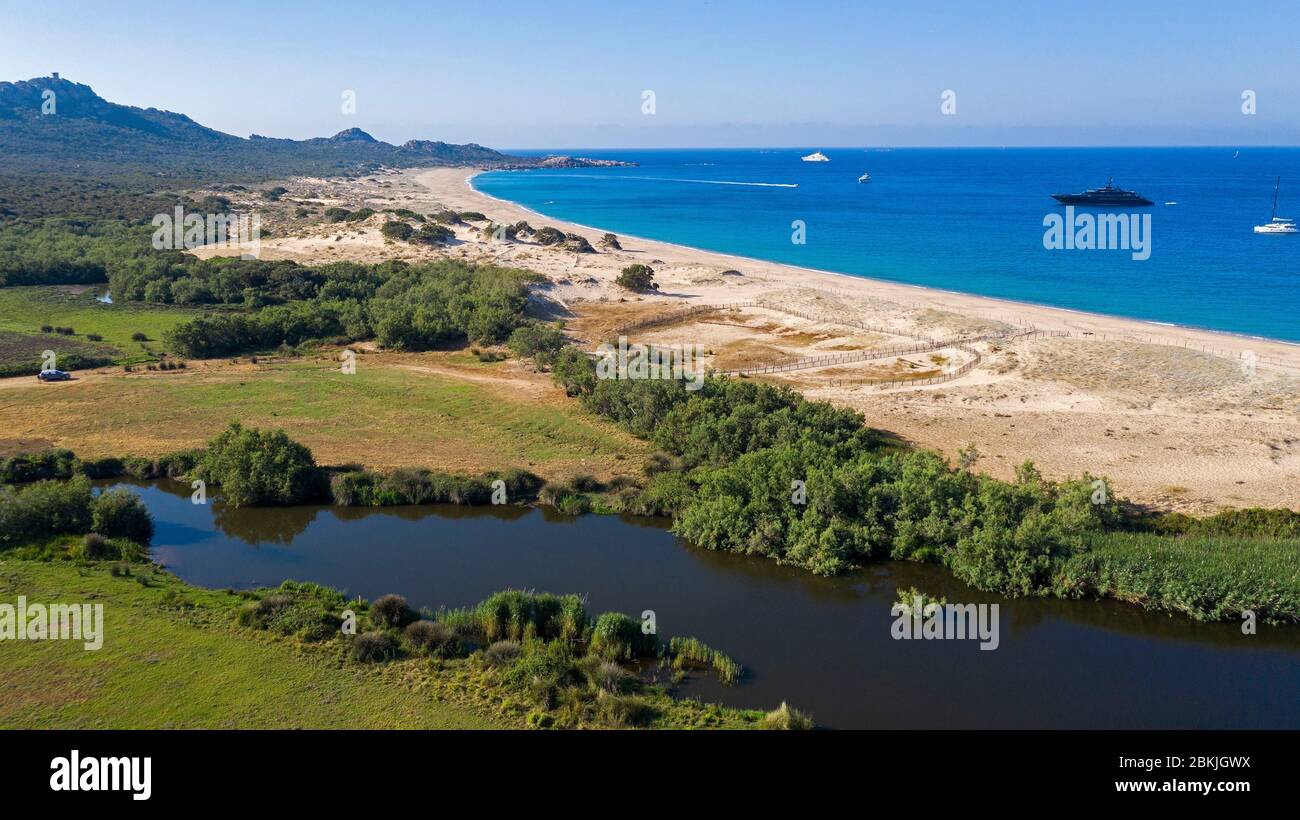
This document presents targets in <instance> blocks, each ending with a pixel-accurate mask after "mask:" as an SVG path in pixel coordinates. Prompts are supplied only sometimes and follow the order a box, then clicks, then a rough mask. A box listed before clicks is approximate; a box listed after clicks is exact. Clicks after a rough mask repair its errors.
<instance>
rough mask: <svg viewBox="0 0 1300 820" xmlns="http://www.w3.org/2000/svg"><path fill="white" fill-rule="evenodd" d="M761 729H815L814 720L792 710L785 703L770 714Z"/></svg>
mask: <svg viewBox="0 0 1300 820" xmlns="http://www.w3.org/2000/svg"><path fill="white" fill-rule="evenodd" d="M759 727H760V728H763V729H781V730H794V729H811V728H813V722H812V718H810V717H808V716H807V715H805V714H804V713H803V712H800V711H799V710H797V709H791V708H790V705H789V704H787V703H786V702H785V701H781V705H780V706H778V707H777V708H775V709H773V710H772V711H770V712H768V713H767V714H766V715H765V716H764V717H763V720H762V722H761V723H759Z"/></svg>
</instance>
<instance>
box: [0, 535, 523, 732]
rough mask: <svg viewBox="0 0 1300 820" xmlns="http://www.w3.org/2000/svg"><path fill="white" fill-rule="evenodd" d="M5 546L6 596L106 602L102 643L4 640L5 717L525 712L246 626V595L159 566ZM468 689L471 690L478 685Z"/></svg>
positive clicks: (103, 722)
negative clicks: (242, 613)
mask: <svg viewBox="0 0 1300 820" xmlns="http://www.w3.org/2000/svg"><path fill="white" fill-rule="evenodd" d="M133 571H134V572H135V573H136V574H137V575H140V574H148V575H149V576H150V578H151V580H150V581H149V585H148V586H144V585H142V584H141V583H139V581H138V580H137V579H136V578H134V577H123V578H114V577H112V576H111V575H110V574H109V572H108V570H107V568H106V567H103V566H96V567H93V568H84V569H79V568H77V567H75V566H73V565H72V564H68V563H65V562H53V563H40V562H33V561H21V560H17V559H12V558H9V559H3V558H0V601H3V602H5V603H10V604H16V602H17V598H18V596H19V595H25V596H26V597H27V600H28V601H29V602H32V603H38V602H43V603H55V602H61V603H91V602H94V603H102V604H103V605H104V643H103V647H102V648H101V649H99V650H96V651H87V650H85V649H84V648H83V646H82V644H81V643H80V642H75V641H66V640H60V641H8V640H7V641H3V642H0V668H3V669H4V670H5V673H4V686H2V687H0V728H49V727H58V728H92V729H93V728H138V729H142V728H211V729H219V728H234V727H238V728H358V729H360V728H424V729H451V728H463V729H484V728H493V727H502V726H511V725H518V724H517V723H515V722H514V721H511V720H506V719H502V718H498V717H494V716H492V715H491V711H490V706H491V704H490V703H488V702H486V701H485V702H484V703H482V704H478V705H474V704H468V705H467V704H458V703H453V702H451V701H450V700H449V699H443V698H441V697H440V696H439V689H440V688H441V689H445V690H446V691H447V692H448V693H451V694H450V695H449V698H450V697H453V696H454V693H455V690H456V684H457V679H456V678H455V677H454V676H448V678H447V679H446V680H445V681H440V682H439V683H440V686H434V685H432V684H431V683H430V682H429V681H427V680H420V679H419V678H420V676H419V675H416V674H412V673H414V672H416V671H417V670H415V669H414V667H415V666H417V665H418V662H412V663H411V664H410V666H411V667H412V668H411V669H402V668H400V666H406V664H402V665H397V664H393V665H389V666H386V667H373V668H371V667H363V666H360V665H357V664H346V663H345V662H344V661H342V660H341V659H340V658H339V657H338V656H337V653H329V652H318V651H313V650H311V649H310V648H307V647H304V646H302V645H301V644H298V643H297V642H296V641H293V640H289V639H280V640H276V639H273V638H271V637H269V636H267V635H265V634H264V633H256V632H252V631H250V630H241V629H238V628H237V627H235V626H234V620H233V613H234V611H235V609H236V608H237V607H238V606H239V605H240V604H241V603H243V601H242V599H241V598H239V597H238V596H235V595H231V594H227V593H224V592H213V591H208V590H202V589H197V588H195V587H190V586H187V585H185V584H183V583H181V582H180V581H178V580H177V579H175V578H174V577H172V576H170V575H167V574H165V573H161V572H152V573H151V572H150V571H149V570H147V569H145V568H142V567H138V568H136V569H134V570H133ZM468 697H469V696H466V698H468Z"/></svg>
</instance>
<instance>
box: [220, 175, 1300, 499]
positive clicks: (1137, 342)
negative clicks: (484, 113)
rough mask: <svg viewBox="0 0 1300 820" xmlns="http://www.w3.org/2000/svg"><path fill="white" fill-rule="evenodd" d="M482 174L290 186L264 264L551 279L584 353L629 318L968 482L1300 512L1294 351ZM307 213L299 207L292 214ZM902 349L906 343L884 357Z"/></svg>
mask: <svg viewBox="0 0 1300 820" xmlns="http://www.w3.org/2000/svg"><path fill="white" fill-rule="evenodd" d="M475 173H477V172H476V170H475V169H472V168H440V169H432V170H430V169H422V170H407V171H388V172H384V173H380V174H376V175H373V176H369V177H365V178H360V179H351V180H341V179H305V178H302V179H292V180H286V181H284V182H282V183H281V184H283V185H284V187H286V188H288V189H289V190H290V193H289V194H286V195H285V196H284V197H283V198H282V201H281V202H279V203H266V202H263V201H258V203H257V207H258V209H259V210H261V211H262V213H263V219H264V224H266V225H268V227H270V229H271V236H270V237H269V238H264V239H263V240H262V248H261V256H262V258H264V259H279V258H286V259H295V260H297V261H300V262H322V261H339V260H355V261H367V262H374V261H379V260H381V259H386V258H406V259H411V260H413V261H414V260H417V259H423V258H438V257H452V258H459V259H464V260H466V261H471V262H492V263H495V264H501V265H509V266H514V267H519V268H524V269H528V270H531V271H535V272H537V273H540V274H542V275H544V276H545V277H546V279H547V281H546V283H545V284H542V285H539V286H537V287H536V289H535V298H534V305H533V309H534V311H535V313H536V314H537V315H538V316H539V317H545V318H562V319H564V320H565V322H566V329H567V330H568V331H569V332H570V333H571V335H572V336H573V337H574V339H575V341H577V342H578V343H580V344H583V345H584V346H587V347H591V346H594V345H595V344H597V343H598V342H600V341H602V340H605V339H608V338H610V336H611V335H613V334H616V333H617V332H618V330H619V329H620V328H626V327H628V326H629V325H630V326H631V329H629V330H627V335H628V336H629V338H630V339H631V341H632V342H653V343H656V344H661V345H668V344H690V345H699V346H700V349H701V350H702V351H703V352H704V354H705V359H706V363H707V364H708V365H710V366H713V367H715V368H717V369H719V370H741V369H755V368H765V367H769V366H773V365H787V366H789V367H790V368H791V369H788V370H785V371H783V372H775V373H766V374H761V375H754V376H751V377H753V378H763V379H767V380H770V381H773V382H776V383H782V384H788V385H790V386H791V387H794V388H795V389H798V390H800V391H801V392H803V393H804V394H805V395H807V396H808V397H810V398H814V399H824V400H828V401H832V402H834V403H836V404H839V405H843V406H848V407H852V408H854V409H857V410H860V411H861V412H863V413H864V414H865V416H866V418H867V422H868V424H871V425H872V426H875V427H879V428H882V429H885V430H888V431H891V432H893V433H895V434H897V435H898V436H900V437H902V438H904V439H906V440H908V441H911V442H914V443H915V444H917V445H920V446H924V447H931V448H934V449H938V450H940V451H942V452H944V453H945V454H947V455H948V456H950V457H955V456H956V454H957V452H958V451H959V450H963V449H967V450H969V449H970V448H973V449H974V451H976V452H977V453H978V457H977V461H976V462H975V469H977V470H983V471H986V472H988V473H991V474H993V475H996V476H999V477H1003V478H1006V477H1009V476H1011V475H1012V474H1013V471H1014V469H1015V466H1016V465H1018V464H1020V463H1022V462H1023V461H1025V460H1031V461H1033V462H1034V463H1035V464H1036V465H1037V466H1038V468H1039V469H1040V470H1042V471H1043V472H1044V473H1045V474H1046V475H1048V476H1050V477H1053V478H1062V477H1065V476H1070V475H1080V474H1082V473H1085V472H1086V473H1090V474H1092V475H1094V476H1106V477H1107V478H1108V479H1109V480H1110V482H1111V486H1112V488H1113V491H1114V492H1116V493H1118V494H1119V495H1122V496H1125V497H1128V498H1131V499H1133V500H1135V501H1138V502H1140V503H1145V504H1148V505H1150V506H1152V507H1156V508H1160V509H1173V510H1184V511H1192V512H1208V511H1212V510H1216V509H1221V508H1225V507H1247V506H1288V507H1291V508H1300V346H1297V345H1292V344H1287V343H1283V342H1277V341H1270V340H1265V339H1255V338H1248V337H1243V336H1236V335H1232V334H1224V333H1214V332H1210V331H1204V330H1197V329H1192V328H1183V327H1173V326H1168V325H1161V324H1155V323H1148V322H1141V321H1136V320H1130V319H1122V318H1116V317H1108V316H1102V315H1097V314H1088V313H1080V312H1075V311H1069V310H1061V309H1056V308H1050V307H1043V306H1039V305H1030V304H1023V303H1018V302H1011V301H1005V300H1000V299H991V298H985V297H981V296H973V295H968V294H961V293H951V292H947V291H939V290H934V289H930V288H924V287H916V286H910V285H902V284H897V283H892V282H885V281H880V280H873V279H863V278H859V277H854V276H848V275H840V274H834V273H826V272H821V271H814V270H809V269H804V268H798V267H794V266H790V265H782V264H777V263H773V262H765V261H761V260H754V259H746V258H740V257H735V256H728V255H724V254H719V253H713V252H709V251H704V250H698V249H695V248H688V247H683V246H679V245H673V244H669V243H664V242H656V241H652V240H646V239H640V238H635V237H629V236H625V235H620V236H619V237H618V243H619V245H620V246H621V247H620V248H618V249H615V248H610V247H606V246H605V245H603V244H602V242H601V239H602V236H603V234H604V233H605V231H603V230H601V229H599V228H596V227H584V226H579V225H574V224H571V223H566V222H563V221H561V220H557V219H551V218H549V217H545V216H542V215H540V214H537V213H535V212H532V211H530V210H528V209H526V208H523V207H521V206H518V205H515V204H513V203H509V202H504V201H501V200H497V199H494V198H491V197H488V196H486V195H484V194H481V193H479V192H477V191H476V190H474V189H473V188H472V187H471V185H470V184H467V180H469V179H470V178H471V177H472V176H473V175H474V174H475ZM226 195H227V196H229V194H226ZM304 205H307V206H308V207H307V210H310V211H312V214H311V215H307V216H305V215H303V214H301V211H300V209H302V208H303V206H304ZM268 206H269V207H268ZM330 206H340V207H345V208H350V209H357V208H361V207H369V208H372V209H374V210H376V211H378V212H380V213H377V214H376V215H375V216H373V217H371V218H370V219H367V220H365V221H361V222H348V223H327V222H324V221H323V220H322V219H321V218H320V217H319V213H320V210H321V209H322V207H330ZM403 208H404V209H410V210H412V211H415V212H417V213H421V214H432V213H434V212H437V211H439V210H444V209H450V210H455V211H474V212H478V213H481V214H483V215H484V216H486V217H487V219H488V220H489V221H490V222H492V223H498V224H513V223H517V222H521V221H522V222H528V223H529V224H530V225H531V226H532V227H533V228H540V227H543V226H547V225H549V226H553V227H556V228H559V229H560V230H562V231H565V232H570V233H575V234H579V235H581V236H583V237H585V238H586V239H587V240H588V242H589V243H590V244H591V245H592V246H593V248H595V250H596V252H594V253H577V252H573V251H571V250H562V249H558V248H555V247H545V246H542V245H540V244H538V243H536V242H535V241H532V240H531V239H528V238H524V239H520V240H517V241H500V240H494V239H493V238H492V236H491V234H490V232H487V231H484V230H483V228H484V227H486V226H487V225H488V224H489V222H488V221H468V222H467V223H465V224H460V225H456V226H454V231H455V234H456V239H455V241H454V242H452V243H449V244H448V245H446V246H440V247H430V246H424V245H414V244H411V243H407V242H400V241H392V240H385V239H384V238H383V237H382V235H381V234H380V230H379V229H380V226H381V225H382V224H383V222H384V221H385V220H387V219H391V218H395V217H394V216H393V215H392V214H391V213H383V211H385V210H389V211H391V210H395V209H403ZM209 253H211V251H209ZM634 262H639V263H642V264H646V265H649V266H650V267H651V268H653V269H654V272H655V274H654V278H655V281H656V282H657V283H658V284H659V289H658V292H657V293H655V294H652V295H642V294H635V293H631V292H629V291H626V290H624V289H623V288H621V287H619V286H618V285H617V284H616V283H615V279H616V278H617V277H618V274H619V272H620V271H621V270H622V269H623V268H624V267H626V266H627V265H629V264H632V263H634ZM691 308H694V310H690V309H691ZM647 319H659V320H660V321H658V322H656V323H653V324H650V325H646V324H645V322H646V320H647ZM638 325H641V326H640V327H638ZM972 339H973V340H975V341H969V340H972ZM908 346H911V347H915V348H919V349H918V350H917V351H916V352H908V353H902V354H898V355H877V354H878V353H881V352H882V351H885V352H888V351H897V350H900V349H903V348H905V347H908ZM809 360H811V361H809Z"/></svg>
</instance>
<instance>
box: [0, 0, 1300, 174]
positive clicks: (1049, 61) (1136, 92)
mask: <svg viewBox="0 0 1300 820" xmlns="http://www.w3.org/2000/svg"><path fill="white" fill-rule="evenodd" d="M0 20H3V21H4V23H3V26H0V79H5V80H17V79H28V78H31V77H35V76H45V75H48V74H49V73H50V72H51V71H58V72H60V73H61V74H62V75H63V77H64V78H66V79H71V80H75V81H78V82H83V83H86V84H88V85H90V86H92V87H93V88H94V89H95V90H96V91H98V92H99V93H100V94H101V95H103V96H104V97H106V98H108V99H110V100H113V101H115V102H124V103H130V104H133V105H140V106H145V107H148V106H153V107H157V108H165V109H169V110H173V111H180V112H183V113H186V114H189V115H190V116H192V117H193V118H194V119H195V120H197V121H199V122H201V123H203V124H205V125H209V126H212V127H214V128H218V129H220V130H223V131H228V132H230V133H234V134H238V135H240V136H247V135H248V134H250V133H260V134H265V135H268V136H282V137H296V138H301V137H309V136H322V135H328V134H332V133H335V132H337V131H339V130H341V129H343V128H348V127H354V126H355V127H359V128H363V129H365V130H367V131H369V132H371V133H372V134H374V135H375V136H377V137H379V138H381V139H385V140H389V141H393V142H401V141H404V140H407V139H412V138H421V139H444V140H448V141H453V142H469V141H472V142H479V143H482V144H485V145H491V146H493V147H498V148H528V147H550V148H562V147H674V146H784V145H790V146H819V147H820V146H825V147H831V146H835V145H1119V144H1149V145H1156V144H1173V145H1189V144H1227V145H1234V144H1250V143H1255V144H1259V143H1264V144H1300V47H1298V45H1300V3H1296V2H1293V1H1292V0H1288V1H1287V2H1267V3H1227V2H1223V1H1222V0H1219V1H1218V2H1206V1H1204V0H1181V2H1167V1H1165V0H1152V1H1151V2H1141V1H1139V2H1132V1H1131V0H1130V2H1111V0H1095V1H1094V2H1075V3H1065V2H1050V1H1049V2H1043V0H1037V2H996V0H987V1H986V2H978V1H976V2H971V1H970V0H954V1H953V2H948V3H941V2H925V1H924V0H912V2H891V3H874V2H873V3H868V2H853V3H827V2H789V3H775V2H764V0H750V2H719V0H711V2H699V1H698V0H697V2H655V3H648V2H635V3H632V2H627V3H624V2H617V1H616V0H608V2H604V3H599V2H576V1H574V2H566V1H565V0H528V2H514V0H502V1H501V2H489V3H476V2H466V1H465V0H459V1H458V2H436V0H435V1H434V2H428V1H427V0H426V2H405V0H389V2H359V1H358V0H351V2H346V3H329V2H319V3H292V2H283V3H278V2H264V3H253V2H243V0H225V1H224V2H215V3H186V2H170V3H144V2H132V1H131V0H123V1H122V2H114V3H111V4H109V3H105V4H98V3H87V2H62V0H41V2H32V1H31V0H22V2H14V1H13V0H0ZM345 89H350V90H354V91H355V92H356V95H357V113H356V114H355V115H354V116H347V115H344V114H343V113H341V111H340V97H341V94H342V92H343V91H344V90H345ZM647 89H649V90H653V91H654V92H655V94H656V109H657V111H656V114H655V115H654V116H645V115H643V114H642V112H641V107H642V96H641V95H642V92H643V91H644V90H647ZM945 89H952V90H953V91H955V92H956V93H957V114H956V116H952V117H946V116H942V115H941V114H940V94H941V93H942V92H943V91H944V90H945ZM1245 89H1251V90H1253V91H1255V92H1256V95H1257V111H1258V113H1257V114H1256V115H1254V116H1245V115H1243V114H1242V113H1241V94H1242V91H1243V90H1245Z"/></svg>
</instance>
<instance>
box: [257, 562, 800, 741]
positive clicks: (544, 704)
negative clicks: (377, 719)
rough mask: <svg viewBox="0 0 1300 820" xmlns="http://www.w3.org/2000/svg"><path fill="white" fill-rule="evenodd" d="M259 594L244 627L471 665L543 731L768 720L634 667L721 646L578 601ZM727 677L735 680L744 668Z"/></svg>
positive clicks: (386, 658)
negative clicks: (460, 603)
mask: <svg viewBox="0 0 1300 820" xmlns="http://www.w3.org/2000/svg"><path fill="white" fill-rule="evenodd" d="M250 597H251V598H253V600H252V601H250V602H249V603H248V604H246V605H245V606H244V607H243V609H241V610H240V612H239V614H238V616H237V617H238V620H239V623H240V624H241V625H243V626H247V627H251V628H256V629H264V630H269V631H273V632H277V633H279V634H281V635H285V636H292V637H296V638H298V639H300V640H303V641H307V642H326V643H332V644H336V645H340V646H341V647H345V648H346V651H347V653H348V654H349V655H350V656H351V658H352V659H353V660H354V661H356V662H358V663H362V664H387V663H393V662H398V661H401V660H403V659H407V658H428V659H431V660H432V662H433V663H434V664H436V665H443V664H447V663H456V662H465V663H468V664H469V665H470V666H471V667H473V668H476V669H478V670H481V671H483V672H485V673H486V675H487V678H488V680H489V681H490V682H491V685H492V686H493V687H497V688H500V689H502V690H504V691H505V692H508V693H509V694H510V695H511V696H513V697H518V698H522V699H523V701H524V702H525V703H526V704H527V705H528V707H529V712H528V715H527V722H528V724H529V725H531V726H534V727H538V728H550V727H556V728H577V727H590V726H596V727H601V726H604V727H615V728H617V727H631V726H669V725H674V724H678V723H680V722H682V720H683V718H684V717H686V716H689V719H688V724H689V725H699V726H709V725H724V724H723V721H724V720H725V721H726V723H727V724H729V725H732V726H736V727H739V726H746V725H749V726H753V725H761V723H762V722H763V721H764V720H765V719H766V718H765V717H764V716H763V715H762V714H761V713H756V712H743V713H737V712H734V711H731V710H719V709H717V707H707V706H701V705H699V704H695V703H683V702H680V701H672V700H671V699H669V698H667V697H666V693H665V691H664V690H663V689H662V688H661V687H659V686H654V685H651V684H649V683H647V682H646V681H645V680H644V679H643V678H642V677H641V676H640V675H639V674H638V673H637V672H636V671H635V669H634V668H633V666H634V665H635V664H637V663H645V662H658V663H660V664H661V665H664V666H669V667H673V666H675V667H676V668H678V669H679V670H680V669H681V668H683V667H685V666H686V665H690V664H695V665H698V663H697V662H698V661H699V660H700V652H701V651H702V650H701V648H703V650H704V651H708V652H710V653H711V652H712V650H707V647H704V645H703V644H701V643H700V642H699V641H696V640H694V639H691V638H686V639H673V641H671V642H670V643H669V644H664V643H663V642H661V641H660V640H659V639H658V637H657V636H655V635H653V634H644V633H643V632H642V629H641V623H640V622H639V621H636V620H635V619H633V618H630V617H628V616H626V615H623V614H621V613H616V612H606V613H602V614H600V615H597V616H595V617H592V616H590V615H589V614H588V613H587V610H586V607H585V605H584V604H583V601H582V599H581V598H580V597H578V596H577V595H551V594H547V593H533V592H522V591H518V590H506V591H503V592H498V593H496V594H494V595H491V596H490V597H488V598H487V599H485V600H483V601H481V602H480V603H478V604H477V605H475V606H472V607H468V608H465V609H452V610H446V609H444V610H439V611H438V612H436V613H428V612H426V613H417V612H415V611H413V610H412V609H411V608H410V607H409V606H408V605H407V603H406V600H405V599H404V598H402V597H401V596H399V595H384V596H381V597H379V598H377V599H375V600H374V601H373V602H369V603H367V602H366V601H364V600H360V599H354V600H352V601H346V600H344V596H343V595H342V594H340V593H338V592H336V591H334V590H332V589H328V588H325V587H321V586H318V585H316V584H300V583H294V582H286V583H285V584H283V585H281V586H280V587H279V588H278V589H275V590H263V591H260V592H258V593H252V594H250ZM347 611H351V612H353V613H354V614H355V615H356V622H355V623H354V624H353V625H352V629H351V630H345V629H344V625H345V623H346V620H345V619H346V616H345V614H344V613H345V612H347ZM679 653H685V654H679ZM719 666H721V665H719ZM722 668H726V667H722ZM727 672H728V673H729V674H731V675H732V677H730V678H728V680H734V679H735V677H737V676H738V675H739V667H734V669H728V670H727ZM807 727H808V724H803V725H800V726H798V728H807Z"/></svg>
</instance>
